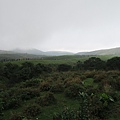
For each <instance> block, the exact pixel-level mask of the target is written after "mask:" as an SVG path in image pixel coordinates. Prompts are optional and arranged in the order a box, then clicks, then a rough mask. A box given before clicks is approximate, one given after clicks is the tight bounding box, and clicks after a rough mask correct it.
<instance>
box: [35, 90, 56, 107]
mask: <svg viewBox="0 0 120 120" xmlns="http://www.w3.org/2000/svg"><path fill="white" fill-rule="evenodd" d="M56 102H57V100H56V98H55V97H54V94H53V93H51V92H49V93H47V94H46V95H45V96H43V97H39V98H38V99H37V100H36V103H37V104H39V105H40V106H49V105H51V104H56Z"/></svg>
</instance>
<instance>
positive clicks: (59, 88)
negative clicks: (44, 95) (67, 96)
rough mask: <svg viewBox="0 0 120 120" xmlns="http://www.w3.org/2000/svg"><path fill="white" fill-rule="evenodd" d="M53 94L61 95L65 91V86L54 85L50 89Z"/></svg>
mask: <svg viewBox="0 0 120 120" xmlns="http://www.w3.org/2000/svg"><path fill="white" fill-rule="evenodd" d="M50 91H51V92H53V93H61V92H63V91H64V86H63V84H60V83H59V84H56V85H53V86H52V87H51V89H50Z"/></svg>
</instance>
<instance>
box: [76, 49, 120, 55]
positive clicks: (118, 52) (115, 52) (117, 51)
mask: <svg viewBox="0 0 120 120" xmlns="http://www.w3.org/2000/svg"><path fill="white" fill-rule="evenodd" d="M76 54H77V55H120V47H117V48H111V49H102V50H95V51H90V52H78V53H76Z"/></svg>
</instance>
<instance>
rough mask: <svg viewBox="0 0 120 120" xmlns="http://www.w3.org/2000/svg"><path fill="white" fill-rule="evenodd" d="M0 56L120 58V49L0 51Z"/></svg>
mask: <svg viewBox="0 0 120 120" xmlns="http://www.w3.org/2000/svg"><path fill="white" fill-rule="evenodd" d="M0 54H26V55H27V54H30V55H36V56H37V55H38V56H62V55H113V56H115V55H119V56H120V47H117V48H112V49H102V50H95V51H90V52H78V53H72V52H66V51H47V52H44V51H41V50H38V49H14V50H11V51H6V50H0Z"/></svg>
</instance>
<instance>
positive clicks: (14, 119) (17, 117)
mask: <svg viewBox="0 0 120 120" xmlns="http://www.w3.org/2000/svg"><path fill="white" fill-rule="evenodd" d="M23 119H24V116H23V115H22V113H12V115H11V116H10V119H9V120H23Z"/></svg>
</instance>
